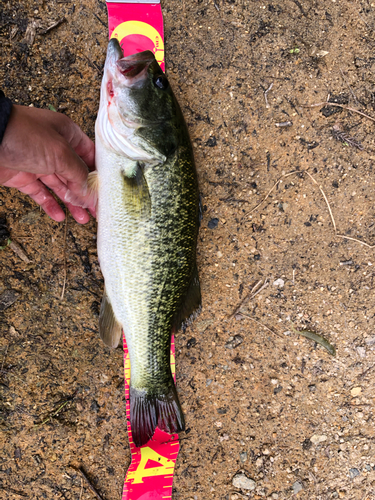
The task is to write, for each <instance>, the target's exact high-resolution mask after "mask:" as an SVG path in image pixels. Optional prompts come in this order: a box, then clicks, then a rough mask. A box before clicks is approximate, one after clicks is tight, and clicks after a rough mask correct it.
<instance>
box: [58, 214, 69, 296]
mask: <svg viewBox="0 0 375 500" xmlns="http://www.w3.org/2000/svg"><path fill="white" fill-rule="evenodd" d="M67 231H68V211H67V210H66V211H65V229H64V284H63V289H62V292H61V297H60V299H61V300H62V299H63V298H64V293H65V285H66V235H67Z"/></svg>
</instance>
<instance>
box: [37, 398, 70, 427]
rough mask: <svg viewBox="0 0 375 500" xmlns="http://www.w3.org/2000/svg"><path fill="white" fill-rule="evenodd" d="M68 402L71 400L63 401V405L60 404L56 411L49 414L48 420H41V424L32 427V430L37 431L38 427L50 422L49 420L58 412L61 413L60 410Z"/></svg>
mask: <svg viewBox="0 0 375 500" xmlns="http://www.w3.org/2000/svg"><path fill="white" fill-rule="evenodd" d="M69 401H71V400H70V399H68V400H67V401H64V402H63V403H62V404H61V405H60V406H59V407H58V408H57V410H56V411H55V412H54V413H51V415H50V416H49V417H48V418H46V419H45V420H43V422H41V423H40V424H37V425H35V426H34V429H37V428H38V427H41V426H42V425H44V424H46V423H47V422H49V421H50V420H51V419H52V418H53V417H54V416H56V415H57V414H58V413H59V411H61V410H62V409H63V408H64V406H66V405H67V404H68V403H69Z"/></svg>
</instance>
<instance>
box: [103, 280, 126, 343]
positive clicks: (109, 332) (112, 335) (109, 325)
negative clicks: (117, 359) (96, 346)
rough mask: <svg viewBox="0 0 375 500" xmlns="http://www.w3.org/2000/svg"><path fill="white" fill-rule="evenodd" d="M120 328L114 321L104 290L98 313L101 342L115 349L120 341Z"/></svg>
mask: <svg viewBox="0 0 375 500" xmlns="http://www.w3.org/2000/svg"><path fill="white" fill-rule="evenodd" d="M121 332H122V327H121V325H120V323H119V322H118V321H117V320H116V318H115V315H114V313H113V309H112V306H111V303H110V301H109V298H108V295H107V294H106V292H105V290H104V295H103V298H102V304H101V306H100V313H99V335H100V338H101V339H102V341H103V342H104V343H105V344H106V345H107V346H108V347H112V349H115V348H116V347H117V346H118V345H119V343H120V340H121Z"/></svg>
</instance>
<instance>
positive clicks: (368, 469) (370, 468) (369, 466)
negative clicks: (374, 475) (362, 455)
mask: <svg viewBox="0 0 375 500" xmlns="http://www.w3.org/2000/svg"><path fill="white" fill-rule="evenodd" d="M365 469H366V470H367V472H371V470H372V467H371V465H369V464H366V465H365Z"/></svg>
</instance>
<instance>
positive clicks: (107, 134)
mask: <svg viewBox="0 0 375 500" xmlns="http://www.w3.org/2000/svg"><path fill="white" fill-rule="evenodd" d="M95 144H96V146H95V148H96V153H95V154H96V172H95V173H94V174H93V175H94V176H95V177H96V179H95V181H92V184H93V185H95V189H96V192H97V196H98V203H97V207H96V211H97V223H98V234H97V248H98V258H99V263H100V268H101V271H102V274H103V277H104V285H105V290H104V295H103V299H102V303H101V308H100V315H99V333H100V337H101V339H102V340H103V341H104V343H105V344H106V345H107V346H109V347H112V348H116V347H117V346H118V344H119V343H120V341H121V334H122V330H123V331H124V334H125V338H126V343H127V346H128V351H129V356H130V366H131V370H130V422H131V428H132V439H133V442H134V443H135V445H136V446H138V447H139V446H142V445H143V444H145V443H147V442H148V441H149V440H150V439H151V438H152V436H153V435H154V432H155V429H156V427H158V428H159V429H161V430H163V431H165V432H168V433H170V434H173V433H177V432H180V431H183V430H184V428H185V422H184V415H183V412H182V409H181V405H180V402H179V399H178V395H177V392H176V387H175V384H174V381H173V377H172V373H171V368H170V345H171V335H172V332H173V333H174V332H177V331H178V330H179V328H180V327H181V326H182V325H183V324H184V323H185V322H187V321H189V319H190V318H192V317H193V316H194V315H195V314H197V312H198V311H199V309H200V307H201V291H200V283H199V277H198V270H197V258H196V250H197V239H198V229H199V220H200V219H199V214H200V197H199V189H198V178H197V172H196V167H195V163H194V157H193V149H192V144H191V141H190V138H189V133H188V129H187V126H186V123H185V120H184V118H183V115H182V111H181V108H180V106H179V104H178V102H177V100H176V97H175V96H174V94H173V91H172V89H171V86H170V84H169V81H168V78H167V76H166V75H165V74H164V73H163V71H162V70H161V68H160V66H159V64H158V63H157V61H156V59H155V56H154V54H153V53H152V52H151V51H144V52H140V53H137V54H133V55H130V56H127V57H124V56H123V52H122V49H121V47H120V45H119V42H118V41H117V39H111V40H110V42H109V45H108V49H107V57H106V62H105V66H104V73H103V79H102V85H101V94H100V105H99V111H98V116H97V120H96V123H95ZM90 175H91V174H90Z"/></svg>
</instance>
